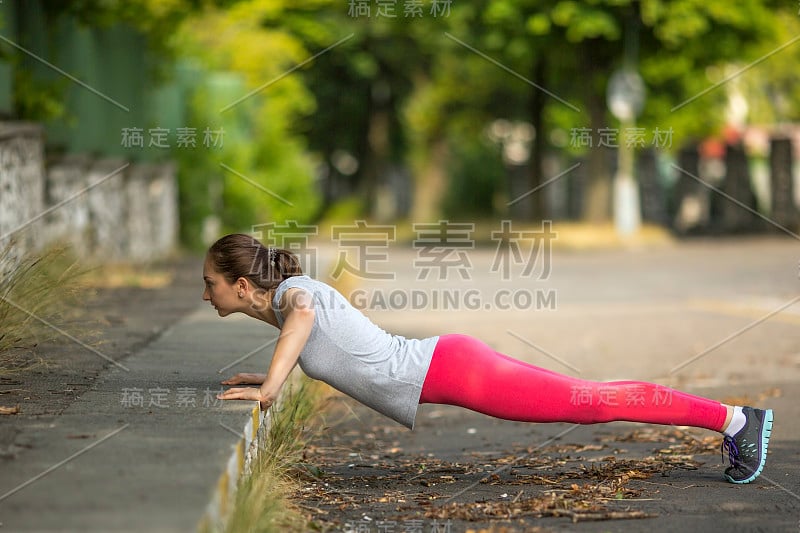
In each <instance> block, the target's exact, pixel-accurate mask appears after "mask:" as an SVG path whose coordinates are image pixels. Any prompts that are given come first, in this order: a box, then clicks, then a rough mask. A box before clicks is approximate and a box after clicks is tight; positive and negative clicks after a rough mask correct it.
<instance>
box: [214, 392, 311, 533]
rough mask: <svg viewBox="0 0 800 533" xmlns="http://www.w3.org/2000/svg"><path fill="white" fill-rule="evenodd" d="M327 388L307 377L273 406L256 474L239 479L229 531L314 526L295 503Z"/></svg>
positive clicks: (255, 462)
mask: <svg viewBox="0 0 800 533" xmlns="http://www.w3.org/2000/svg"><path fill="white" fill-rule="evenodd" d="M322 391H323V387H322V385H321V384H320V383H319V382H315V381H312V380H310V379H308V378H306V377H302V378H301V379H300V380H299V385H297V384H295V385H293V386H288V388H287V389H286V390H285V392H284V393H283V398H282V401H281V404H280V405H279V406H273V407H272V409H271V413H270V416H271V422H270V426H269V431H268V432H267V435H266V439H265V442H264V443H263V446H262V448H261V449H260V450H259V452H258V455H257V456H256V458H255V459H254V460H253V462H252V464H251V473H250V475H249V476H245V477H243V478H242V479H241V481H240V482H239V486H238V488H237V492H236V501H235V503H234V506H233V509H232V511H231V513H230V515H229V518H228V522H227V527H226V529H225V531H226V532H228V533H240V532H251V531H259V532H266V533H268V532H272V531H275V532H278V531H280V532H285V531H308V530H309V529H310V528H311V525H310V524H309V523H308V521H307V519H306V517H305V516H304V515H303V513H302V512H301V511H300V510H299V509H297V508H296V507H295V506H293V505H292V503H291V501H290V496H291V494H292V493H294V492H295V490H296V489H297V487H298V484H299V481H298V477H297V475H296V472H297V470H296V468H297V467H298V466H299V465H300V464H301V461H302V456H303V449H304V448H305V446H306V443H307V442H308V441H309V440H310V438H311V437H312V436H313V434H314V432H315V429H314V428H313V426H312V425H311V424H312V420H314V419H315V418H316V416H317V415H318V413H319V411H320V407H321V405H322V398H323V392H322Z"/></svg>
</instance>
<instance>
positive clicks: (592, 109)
mask: <svg viewBox="0 0 800 533" xmlns="http://www.w3.org/2000/svg"><path fill="white" fill-rule="evenodd" d="M587 85H589V84H587ZM586 102H587V105H588V106H589V116H590V127H591V130H592V138H593V146H592V148H591V149H590V150H589V154H588V156H587V162H586V166H587V169H586V170H587V172H586V174H587V178H588V179H587V180H586V191H585V193H584V194H585V198H586V200H585V201H584V204H583V208H584V211H583V218H584V219H585V220H586V221H588V222H593V223H603V222H608V221H610V220H611V171H610V169H609V165H608V154H607V151H606V150H605V148H604V147H602V146H597V145H598V143H599V141H598V136H597V133H598V131H600V130H601V129H602V128H605V127H606V104H605V98H603V95H599V94H593V93H592V92H591V89H590V92H589V94H588V95H587V98H586Z"/></svg>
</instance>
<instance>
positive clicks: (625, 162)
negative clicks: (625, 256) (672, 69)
mask: <svg viewBox="0 0 800 533" xmlns="http://www.w3.org/2000/svg"><path fill="white" fill-rule="evenodd" d="M644 96H645V90H644V82H643V81H642V78H641V77H640V76H639V74H638V73H637V72H636V71H635V70H632V69H630V68H628V67H623V68H622V69H620V70H617V71H616V72H614V73H613V74H612V75H611V78H610V79H609V82H608V108H609V110H610V111H611V114H612V115H614V117H616V118H617V120H619V121H620V125H621V126H622V135H621V137H620V139H619V143H620V144H619V147H618V149H617V153H618V162H617V172H616V174H615V175H614V225H615V227H616V229H617V233H619V234H620V235H623V236H627V235H631V234H633V233H636V231H638V229H639V226H641V209H640V205H641V204H640V201H639V185H638V183H637V181H636V178H635V176H634V150H635V147H634V143H633V142H631V139H629V138H628V135H630V132H632V131H633V128H634V127H635V125H636V117H637V116H638V115H639V113H640V112H641V110H642V106H643V105H644Z"/></svg>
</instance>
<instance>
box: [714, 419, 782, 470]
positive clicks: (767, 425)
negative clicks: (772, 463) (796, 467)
mask: <svg viewBox="0 0 800 533" xmlns="http://www.w3.org/2000/svg"><path fill="white" fill-rule="evenodd" d="M771 434H772V409H767V410H766V411H765V412H764V422H763V425H762V426H761V461H759V463H758V468H757V469H756V471H755V472H753V474H752V475H751V476H750V477H748V478H745V479H740V480H735V479H733V478H732V477H730V476H729V475H728V474H725V477H726V478H727V480H728V481H730V482H731V483H736V484H737V485H743V484H745V483H750V482H751V481H753V480H754V479H755V478H757V477H758V476H759V475H761V471H762V470H764V465H765V464H766V463H767V448H768V447H769V437H770V435H771Z"/></svg>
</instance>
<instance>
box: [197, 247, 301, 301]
mask: <svg viewBox="0 0 800 533" xmlns="http://www.w3.org/2000/svg"><path fill="white" fill-rule="evenodd" d="M208 257H209V258H210V259H211V263H212V264H213V265H214V270H216V271H217V272H219V273H220V274H222V275H223V276H224V277H225V279H226V280H228V282H229V283H234V282H235V281H236V280H237V279H239V278H246V279H247V280H249V281H250V282H251V283H252V284H253V285H255V286H256V287H260V288H262V289H265V290H268V291H269V290H272V289H275V288H276V287H277V286H278V285H279V284H280V282H282V281H283V280H285V279H286V278H290V277H292V276H302V275H303V269H302V268H301V267H300V261H299V260H298V259H297V256H296V255H294V254H293V253H292V252H290V251H289V250H284V249H282V248H272V247H267V246H264V245H263V244H262V243H261V242H260V241H259V240H258V239H256V238H254V237H251V236H250V235H245V234H243V233H234V234H231V235H226V236H224V237H222V238H221V239H219V240H218V241H217V242H215V243H214V244H212V245H211V248H209V249H208Z"/></svg>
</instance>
